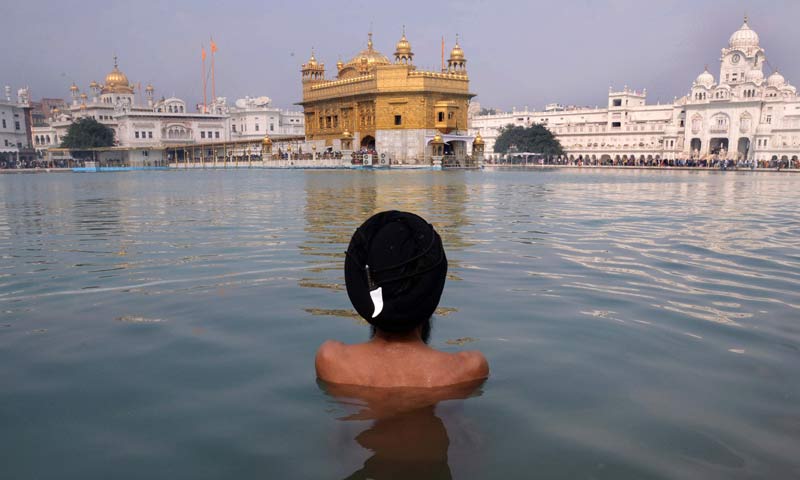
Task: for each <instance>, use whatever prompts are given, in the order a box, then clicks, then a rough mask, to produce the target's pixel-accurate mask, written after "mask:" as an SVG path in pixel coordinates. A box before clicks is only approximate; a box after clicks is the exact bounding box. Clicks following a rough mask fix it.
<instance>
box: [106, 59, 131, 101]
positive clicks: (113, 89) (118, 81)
mask: <svg viewBox="0 0 800 480" xmlns="http://www.w3.org/2000/svg"><path fill="white" fill-rule="evenodd" d="M103 93H133V87H131V85H130V82H128V77H127V76H125V74H124V73H122V71H121V70H120V69H119V66H118V65H117V57H114V70H111V72H110V73H109V74H108V75H106V81H105V84H104V85H103Z"/></svg>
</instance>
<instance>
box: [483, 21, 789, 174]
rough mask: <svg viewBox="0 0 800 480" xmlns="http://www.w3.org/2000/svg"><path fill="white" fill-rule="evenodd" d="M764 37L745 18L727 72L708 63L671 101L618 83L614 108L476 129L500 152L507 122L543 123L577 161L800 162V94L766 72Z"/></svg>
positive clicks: (489, 120) (511, 117)
mask: <svg viewBox="0 0 800 480" xmlns="http://www.w3.org/2000/svg"><path fill="white" fill-rule="evenodd" d="M759 42H760V40H759V36H758V34H757V33H756V32H755V31H754V30H753V29H752V28H750V25H749V22H748V21H747V19H746V18H745V21H744V23H743V24H742V26H741V27H740V28H739V29H738V30H736V31H735V32H733V34H732V35H731V36H730V38H729V40H728V45H727V46H726V47H725V48H723V49H722V55H721V58H720V69H719V74H718V75H717V76H716V77H715V74H714V73H712V72H711V71H710V70H709V69H708V67H706V68H705V69H704V70H703V71H702V72H700V74H699V75H698V76H697V77H696V78H695V79H694V81H693V82H692V85H691V87H690V89H689V92H688V93H687V94H686V95H685V96H683V97H680V98H676V99H675V101H674V102H673V103H671V104H666V105H648V104H647V103H646V91H642V92H636V91H632V90H629V89H628V88H627V87H626V88H625V89H623V90H622V91H614V90H611V89H610V90H609V93H608V106H607V107H595V108H590V107H564V106H561V105H550V106H548V107H546V108H545V110H544V111H529V110H528V109H527V107H526V108H525V109H524V110H516V109H515V110H512V111H511V112H505V113H494V112H493V113H492V114H486V115H472V116H471V118H470V120H471V132H470V133H472V134H476V133H480V134H481V136H482V137H483V138H484V140H485V142H486V154H487V155H488V156H489V157H490V158H496V156H497V155H496V154H495V152H494V151H493V147H494V142H495V139H496V138H497V136H498V132H499V130H500V128H502V127H504V126H506V125H508V124H513V125H519V126H529V125H531V124H534V123H538V124H542V125H546V126H547V127H548V129H549V130H550V131H551V132H553V133H554V134H555V135H556V136H557V138H558V139H559V141H560V142H561V144H562V146H563V147H564V150H565V151H566V153H567V157H568V158H569V159H570V160H573V161H578V160H580V161H583V162H588V163H606V164H610V163H614V164H627V165H633V164H642V163H645V164H650V162H651V160H653V161H655V162H656V163H657V162H659V161H660V160H664V159H666V160H675V159H689V158H700V159H702V158H704V159H709V160H711V159H715V158H716V159H719V158H727V159H732V160H740V161H752V160H756V161H758V162H759V165H762V166H764V165H774V164H775V162H777V161H783V162H789V161H791V162H794V163H793V165H796V166H798V167H800V161H798V156H799V155H800V97H798V95H797V89H796V88H795V87H794V86H792V85H791V84H789V83H788V82H787V81H786V79H785V78H784V77H783V75H782V74H780V73H779V72H777V71H772V72H769V75H766V74H765V73H764V66H765V63H766V55H765V52H764V49H763V48H762V47H761V45H760V43H759Z"/></svg>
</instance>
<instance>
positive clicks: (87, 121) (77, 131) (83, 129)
mask: <svg viewBox="0 0 800 480" xmlns="http://www.w3.org/2000/svg"><path fill="white" fill-rule="evenodd" d="M113 145H114V130H113V129H111V128H110V127H107V126H105V125H103V124H102V123H100V122H98V121H97V120H95V119H93V118H88V117H87V118H81V119H80V120H78V121H75V122H73V123H72V125H70V126H69V130H67V135H66V136H65V137H64V139H63V140H62V142H61V148H69V149H70V154H71V155H72V156H73V157H74V158H81V159H89V158H91V157H92V152H87V151H85V150H82V149H86V148H100V147H111V146H113Z"/></svg>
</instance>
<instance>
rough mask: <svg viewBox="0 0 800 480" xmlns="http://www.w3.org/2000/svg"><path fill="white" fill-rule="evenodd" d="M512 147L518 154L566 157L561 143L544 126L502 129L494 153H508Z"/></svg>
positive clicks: (535, 125) (495, 143)
mask: <svg viewBox="0 0 800 480" xmlns="http://www.w3.org/2000/svg"><path fill="white" fill-rule="evenodd" d="M512 146H513V147H515V149H516V151H518V152H530V153H541V154H542V155H545V156H547V157H555V156H559V155H564V149H563V148H562V147H561V142H559V141H558V139H556V137H555V136H553V134H552V133H551V132H550V130H548V129H547V128H546V127H545V126H543V125H537V124H534V125H531V126H530V127H527V128H525V127H522V126H514V125H511V124H509V125H507V126H505V127H502V128H501V129H500V135H499V136H498V137H497V140H496V141H495V142H494V151H495V152H497V153H507V152H508V150H509V148H511V147H512Z"/></svg>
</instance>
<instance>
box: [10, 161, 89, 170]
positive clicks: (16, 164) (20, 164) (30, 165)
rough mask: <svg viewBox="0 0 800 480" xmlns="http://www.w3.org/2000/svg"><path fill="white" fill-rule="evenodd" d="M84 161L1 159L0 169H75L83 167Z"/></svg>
mask: <svg viewBox="0 0 800 480" xmlns="http://www.w3.org/2000/svg"><path fill="white" fill-rule="evenodd" d="M83 166H85V165H84V161H83V160H64V159H59V160H47V159H43V158H20V159H19V160H17V159H16V158H11V159H0V169H2V170H20V169H45V168H75V167H83Z"/></svg>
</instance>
